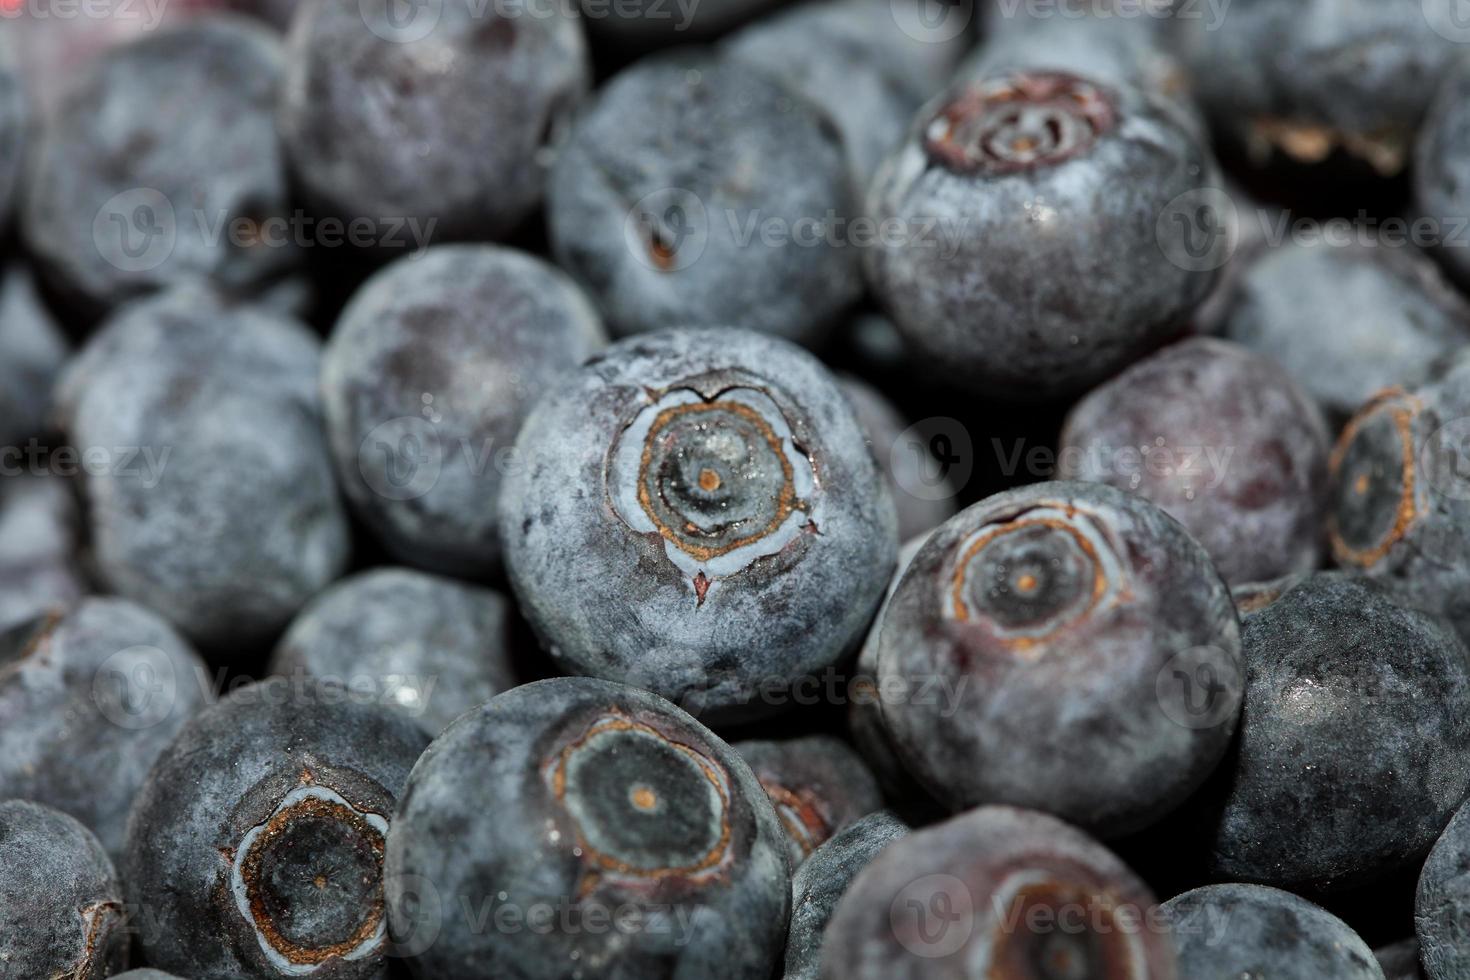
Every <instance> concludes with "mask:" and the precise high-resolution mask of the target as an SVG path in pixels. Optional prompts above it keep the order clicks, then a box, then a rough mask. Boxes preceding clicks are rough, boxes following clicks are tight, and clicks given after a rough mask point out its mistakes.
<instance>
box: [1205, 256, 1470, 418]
mask: <svg viewBox="0 0 1470 980" xmlns="http://www.w3.org/2000/svg"><path fill="white" fill-rule="evenodd" d="M1224 333H1225V335H1226V336H1227V337H1229V338H1230V339H1231V340H1234V341H1236V342H1238V343H1241V344H1244V345H1245V346H1247V347H1250V348H1252V349H1253V350H1257V351H1260V352H1261V353H1262V354H1265V355H1266V356H1267V357H1270V358H1271V359H1273V360H1274V361H1276V362H1277V363H1278V364H1280V365H1281V366H1282V367H1284V368H1286V370H1287V372H1288V373H1290V374H1291V376H1292V377H1294V378H1296V380H1297V383H1299V384H1300V385H1301V386H1302V387H1303V388H1305V389H1306V390H1307V392H1308V393H1309V394H1311V395H1312V396H1313V397H1315V398H1316V399H1317V400H1318V401H1319V402H1321V403H1322V407H1323V408H1325V409H1326V410H1327V411H1328V413H1329V414H1330V415H1332V416H1333V417H1334V419H1335V420H1338V421H1340V420H1342V419H1345V418H1347V416H1349V415H1351V414H1352V413H1353V412H1354V411H1356V410H1357V409H1358V407H1359V406H1360V405H1362V404H1363V402H1365V401H1367V400H1368V399H1369V398H1371V397H1372V396H1373V395H1375V394H1376V393H1378V392H1379V391H1381V390H1382V389H1384V388H1387V387H1389V386H1391V385H1406V386H1409V387H1413V386H1416V385H1419V384H1421V383H1423V381H1424V380H1425V378H1426V377H1427V376H1428V375H1429V373H1430V371H1431V369H1432V367H1433V366H1434V364H1435V362H1436V361H1437V360H1438V359H1440V358H1443V357H1444V356H1446V355H1447V354H1449V353H1450V352H1451V351H1454V350H1456V349H1458V348H1459V347H1461V346H1463V345H1465V344H1466V343H1470V304H1467V303H1466V302H1465V300H1464V298H1463V297H1461V296H1460V295H1458V294H1457V293H1456V292H1455V291H1454V289H1453V288H1452V287H1451V286H1450V285H1449V284H1448V283H1447V282H1445V280H1444V277H1443V276H1442V275H1440V273H1439V271H1438V270H1437V269H1436V268H1435V267H1434V263H1433V262H1432V261H1430V260H1429V259H1427V258H1425V257H1424V255H1423V254H1421V253H1418V252H1414V251H1411V250H1408V249H1401V248H1383V247H1374V246H1371V245H1363V244H1355V245H1351V246H1337V245H1329V244H1326V243H1322V242H1318V243H1311V244H1291V243H1288V244H1285V245H1282V246H1280V247H1278V248H1273V249H1271V250H1270V251H1269V252H1268V253H1267V254H1266V255H1264V256H1263V257H1261V258H1260V259H1259V260H1258V261H1256V262H1255V263H1253V264H1252V265H1250V266H1249V267H1248V268H1247V269H1246V271H1245V272H1244V273H1243V275H1242V276H1241V278H1240V283H1239V293H1238V295H1237V297H1236V298H1235V301H1234V304H1233V306H1232V307H1231V309H1230V311H1229V313H1228V314H1227V315H1226V317H1225V320H1224Z"/></svg>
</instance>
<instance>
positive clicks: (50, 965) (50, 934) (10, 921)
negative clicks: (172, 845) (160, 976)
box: [0, 800, 128, 980]
mask: <svg viewBox="0 0 1470 980" xmlns="http://www.w3.org/2000/svg"><path fill="white" fill-rule="evenodd" d="M127 965H128V933H127V926H126V924H125V913H124V909H123V902H122V890H121V889H120V888H119V887H118V883H117V874H116V873H115V872H114V871H113V867H112V862H111V861H109V860H108V859H107V852H105V851H104V850H103V849H102V845H100V844H98V843H97V839H96V838H95V837H93V836H92V835H91V834H90V833H88V832H87V828H85V827H83V826H82V825H81V824H79V823H77V821H76V820H74V819H72V818H71V817H68V816H67V815H66V814H64V813H60V812H58V811H56V810H53V809H51V808H50V807H46V806H42V805H41V804H39V803H32V802H30V801H27V800H5V801H4V802H0V970H3V971H4V975H5V976H6V977H7V978H10V977H14V978H16V980H21V978H23V977H24V978H42V977H44V978H50V977H66V978H67V980H102V978H103V977H109V976H112V975H113V974H115V973H117V972H118V971H120V970H122V969H124V968H126V967H127Z"/></svg>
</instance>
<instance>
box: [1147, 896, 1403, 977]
mask: <svg viewBox="0 0 1470 980" xmlns="http://www.w3.org/2000/svg"><path fill="white" fill-rule="evenodd" d="M1159 911H1160V913H1162V914H1163V915H1164V916H1165V917H1166V919H1167V921H1168V922H1169V933H1170V935H1172V937H1173V939H1174V944H1175V946H1176V947H1177V948H1178V950H1179V975H1180V976H1181V977H1188V978H1189V980H1240V978H1242V977H1257V976H1259V977H1270V978H1271V980H1278V978H1279V980H1323V978H1325V977H1333V978H1334V980H1383V970H1382V968H1381V967H1379V965H1378V961H1377V960H1375V959H1374V957H1373V951H1372V950H1370V949H1369V948H1368V946H1367V944H1366V943H1364V942H1363V940H1362V939H1360V938H1359V937H1358V934H1357V933H1355V932H1353V930H1352V929H1351V928H1350V927H1349V926H1348V925H1347V923H1345V922H1343V921H1342V920H1341V919H1339V918H1338V917H1337V916H1335V915H1333V914H1332V913H1330V912H1328V911H1327V910H1326V909H1323V908H1321V907H1320V906H1317V905H1313V904H1312V903H1311V902H1309V901H1307V900H1306V899H1304V898H1300V897H1298V896H1296V895H1293V894H1291V893H1290V892H1284V891H1281V890H1280V889H1277V888H1267V887H1264V886H1262V885H1235V884H1230V885H1205V886H1204V887H1202V888H1195V889H1192V890H1191V891H1187V892H1185V893H1184V894H1182V895H1176V896H1175V897H1174V898H1171V899H1169V901H1167V902H1165V903H1164V904H1163V905H1162V906H1160V908H1159Z"/></svg>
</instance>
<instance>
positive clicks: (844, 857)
mask: <svg viewBox="0 0 1470 980" xmlns="http://www.w3.org/2000/svg"><path fill="white" fill-rule="evenodd" d="M908 832H909V828H908V826H907V825H906V824H904V822H903V821H902V820H899V819H898V818H897V817H896V816H894V815H893V814H892V813H890V812H888V811H887V810H879V811H878V812H876V813H870V814H868V815H867V816H866V817H863V818H862V819H861V820H859V821H857V822H856V823H853V824H851V825H849V826H848V827H847V828H846V829H844V830H841V831H839V832H837V833H836V834H834V835H833V836H832V837H831V838H830V839H829V840H828V841H827V842H826V843H825V844H823V845H822V846H821V847H819V848H817V849H816V850H815V851H813V852H812V855H811V857H809V858H808V859H807V860H806V861H805V862H804V863H803V864H802V865H801V867H799V868H797V869H796V874H794V875H793V876H792V878H791V928H790V930H789V931H788V932H787V934H786V962H785V966H784V969H785V972H784V974H783V977H784V980H817V978H818V977H819V976H820V975H821V969H822V933H823V932H824V931H825V930H826V928H827V923H828V922H830V921H831V919H832V913H833V912H835V911H836V910H837V903H838V902H839V901H841V900H842V896H843V895H844V894H845V893H846V892H847V889H848V886H849V885H851V884H852V880H853V879H854V878H856V877H857V875H858V872H860V871H862V870H863V868H865V867H867V866H868V864H869V862H871V861H872V860H873V858H874V857H876V856H877V855H878V852H879V851H881V850H883V848H885V847H887V846H888V845H889V844H891V843H893V842H894V841H896V840H898V839H899V838H900V837H903V836H904V835H905V834H907V833H908Z"/></svg>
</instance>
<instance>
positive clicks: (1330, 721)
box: [1202, 573, 1470, 893]
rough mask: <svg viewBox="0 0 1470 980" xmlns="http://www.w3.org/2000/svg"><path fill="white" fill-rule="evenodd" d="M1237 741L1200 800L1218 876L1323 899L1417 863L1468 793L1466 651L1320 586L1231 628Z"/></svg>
mask: <svg viewBox="0 0 1470 980" xmlns="http://www.w3.org/2000/svg"><path fill="white" fill-rule="evenodd" d="M1242 637H1243V641H1244V649H1245V663H1246V690H1245V706H1244V709H1243V711H1242V716H1241V724H1240V739H1239V744H1238V746H1237V747H1236V750H1235V752H1234V753H1232V755H1231V757H1230V759H1229V761H1228V762H1227V763H1226V764H1225V765H1224V766H1222V767H1221V770H1220V772H1219V774H1218V802H1217V801H1216V798H1215V793H1214V792H1211V793H1207V794H1206V795H1205V796H1204V797H1203V798H1202V799H1203V800H1205V801H1207V806H1206V811H1207V813H1208V825H1209V828H1210V832H1209V837H1210V841H1209V847H1210V855H1211V858H1210V861H1211V865H1212V870H1213V873H1214V874H1215V875H1216V876H1218V877H1223V878H1229V879H1234V880H1237V881H1254V882H1259V883H1262V884H1271V885H1277V886H1280V887H1283V888H1291V889H1293V890H1298V891H1307V892H1312V893H1326V892H1331V891H1336V890H1340V889H1342V888H1346V887H1350V886H1353V885H1356V884H1364V883H1367V882H1370V881H1373V880H1375V879H1378V878H1381V877H1382V876H1384V875H1385V874H1388V873H1389V872H1392V871H1394V870H1396V869H1400V868H1405V867H1409V866H1412V865H1413V863H1414V862H1416V861H1419V860H1422V858H1423V856H1424V855H1425V854H1426V853H1427V852H1428V850H1429V848H1430V846H1431V845H1432V844H1433V843H1434V840H1435V838H1436V837H1438V836H1439V833H1440V831H1442V830H1443V829H1444V826H1445V824H1446V823H1447V822H1448V821H1449V819H1450V816H1451V815H1452V814H1453V813H1454V810H1455V808H1456V807H1457V806H1458V805H1459V804H1460V801H1461V800H1462V799H1464V798H1465V795H1466V792H1467V790H1470V654H1467V652H1466V650H1465V647H1464V644H1463V643H1461V642H1460V640H1459V639H1458V638H1457V637H1456V636H1455V634H1454V633H1453V632H1452V631H1451V630H1450V629H1449V628H1448V626H1447V625H1446V624H1444V623H1442V622H1441V621H1440V620H1438V619H1436V618H1433V617H1431V616H1428V615H1425V614H1423V613H1419V612H1415V611H1412V610H1409V609H1406V608H1404V607H1402V606H1399V605H1398V604H1397V603H1395V602H1394V601H1393V600H1392V599H1391V598H1390V597H1389V596H1388V595H1387V594H1386V593H1385V592H1384V591H1383V590H1382V589H1380V588H1378V587H1377V586H1376V585H1374V584H1373V583H1371V582H1367V581H1364V580H1362V579H1359V578H1354V577H1350V576H1346V575H1343V574H1341V573H1319V574H1317V575H1313V576H1311V577H1309V578H1306V579H1304V580H1303V581H1301V582H1300V583H1298V584H1296V585H1295V586H1293V587H1291V588H1289V589H1287V590H1286V591H1285V592H1284V593H1283V594H1282V595H1281V596H1280V597H1279V598H1277V599H1276V600H1275V601H1274V602H1270V603H1268V604H1266V605H1264V606H1261V607H1260V608H1258V609H1257V610H1256V611H1254V612H1251V613H1248V614H1247V615H1246V616H1245V618H1244V621H1243V629H1242Z"/></svg>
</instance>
